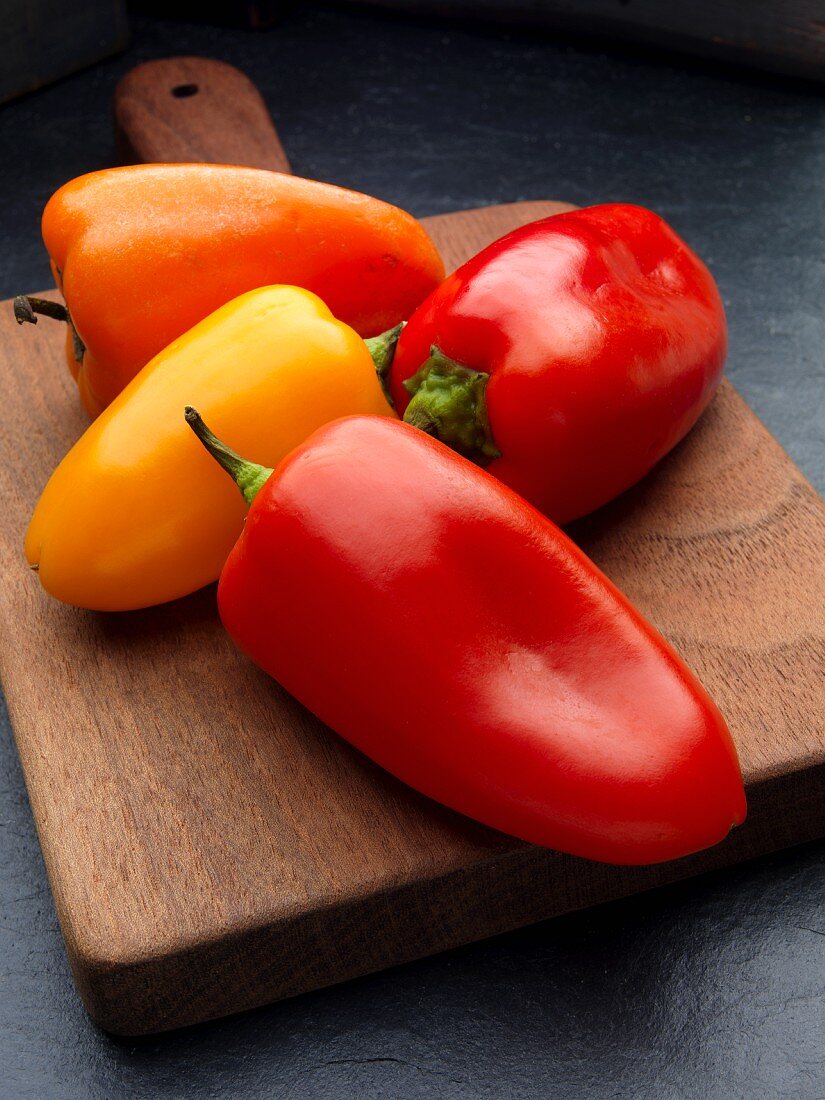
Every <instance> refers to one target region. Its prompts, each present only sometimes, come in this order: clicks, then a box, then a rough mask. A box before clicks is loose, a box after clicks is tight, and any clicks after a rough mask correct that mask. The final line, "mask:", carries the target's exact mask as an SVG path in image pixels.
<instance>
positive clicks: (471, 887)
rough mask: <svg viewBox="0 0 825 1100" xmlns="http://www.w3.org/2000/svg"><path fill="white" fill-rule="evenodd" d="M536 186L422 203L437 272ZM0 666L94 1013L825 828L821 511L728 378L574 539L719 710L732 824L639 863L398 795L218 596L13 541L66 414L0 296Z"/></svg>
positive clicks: (314, 978)
mask: <svg viewBox="0 0 825 1100" xmlns="http://www.w3.org/2000/svg"><path fill="white" fill-rule="evenodd" d="M546 209H549V207H545V205H544V204H536V203H531V204H524V205H522V204H518V205H515V206H509V207H499V208H490V209H488V210H482V211H470V212H466V213H462V214H453V215H446V216H441V217H439V218H434V219H431V220H430V222H429V227H430V229H431V231H432V233H433V235H434V237H435V238H436V241H437V243H438V244H439V246H440V247H441V249H442V250H443V252H444V254H445V256H446V257H447V258H448V260H449V262H450V263H451V264H454V263H457V262H458V261H459V260H460V259H461V258H462V256H464V255H467V254H470V253H472V251H473V250H475V249H476V248H477V247H479V246H481V245H482V244H483V243H484V242H485V241H487V240H489V239H491V238H493V237H495V236H497V235H499V234H500V233H501V232H503V231H505V230H506V229H507V228H509V227H510V226H513V225H515V224H518V223H521V222H524V221H526V220H530V219H531V218H534V217H536V216H537V215H540V214H542V213H544V212H545V210H546ZM0 328H1V329H2V340H0V372H2V378H3V386H4V392H5V395H6V401H5V424H4V429H5V430H4V432H3V434H2V438H0V469H1V470H2V474H0V477H2V484H3V500H4V502H5V516H4V522H3V525H2V533H1V534H0V554H1V555H2V558H1V559H0V560H2V576H1V577H0V623H1V624H2V634H1V635H0V675H2V680H3V684H4V687H5V690H6V695H7V700H8V707H9V712H10V715H11V719H12V723H13V726H14V729H15V734H16V737H17V741H18V746H19V750H20V756H21V760H22V762H23V768H24V771H25V775H26V781H27V784H28V789H29V794H30V798H31V803H32V809H33V812H34V816H35V820H36V822H37V828H38V831H39V834H40V839H41V843H42V846H43V852H44V856H45V859H46V865H47V868H48V872H49V877H50V880H51V884H52V889H53V892H54V897H55V901H56V904H57V909H58V913H59V916H60V921H61V925H62V928H63V932H64V935H65V938H66V943H67V947H68V951H69V957H70V960H71V964H72V968H73V971H74V974H75V978H76V980H77V983H78V987H79V989H80V991H81V994H82V996H83V998H84V1001H85V1003H86V1005H87V1007H88V1009H89V1011H90V1012H91V1014H92V1015H93V1016H94V1017H95V1019H97V1020H98V1021H99V1022H100V1023H102V1024H103V1025H104V1026H105V1027H107V1028H110V1029H112V1030H114V1031H119V1032H125V1033H137V1032H144V1031H153V1030H161V1029H164V1028H171V1027H175V1026H178V1025H181V1024H186V1023H191V1022H194V1021H196V1020H200V1019H204V1018H206V1017H213V1016H218V1015H221V1014H224V1013H227V1012H232V1011H234V1010H237V1009H241V1008H246V1007H249V1006H252V1005H256V1004H261V1003H264V1002H266V1001H269V1000H273V999H276V998H278V997H284V996H289V995H291V994H295V993H300V992H301V991H303V990H307V989H312V988H315V987H317V986H321V985H325V984H328V983H331V982H335V981H340V980H342V979H345V978H349V977H353V976H355V975H358V974H363V973H365V972H368V971H371V970H375V969H378V968H381V967H385V966H389V965H392V964H394V963H398V962H402V961H404V960H408V959H412V958H416V957H419V956H422V955H424V954H427V953H430V952H433V951H438V950H441V949H443V948H446V947H451V946H454V945H456V944H461V943H466V942H468V941H470V940H473V939H476V938H481V937H483V936H487V935H490V934H492V933H495V932H499V931H503V930H505V929H508V928H513V927H515V926H517V925H521V924H524V923H527V922H529V921H533V920H538V919H541V918H542V917H546V916H550V915H552V914H555V913H561V912H564V911H567V910H570V909H575V908H579V907H582V906H586V905H592V904H594V903H596V902H600V901H604V900H606V899H608V898H614V897H618V896H620V895H623V894H628V893H630V892H633V891H637V890H642V889H646V888H648V887H651V886H656V885H658V884H660V883H664V882H668V881H671V880H673V879H677V878H680V877H683V876H686V875H690V874H695V873H697V872H699V871H703V870H706V869H709V868H711V867H718V866H722V865H724V864H726V863H731V862H734V861H736V860H740V859H743V858H747V857H749V856H753V855H756V854H758V853H760V852H765V851H769V850H771V849H774V848H778V847H782V846H785V845H788V844H793V843H797V842H799V841H802V840H805V839H809V838H812V837H815V836H818V835H821V834H822V833H823V832H825V819H824V817H825V815H824V813H823V792H824V791H825V751H824V749H823V732H822V728H821V721H822V717H823V714H824V713H825V701H824V700H823V678H822V669H823V664H822V662H823V658H824V657H825V651H824V650H823V640H822V614H821V613H822V606H823V596H825V582H824V581H823V545H825V538H824V537H823V536H825V508H823V503H822V501H821V499H820V498H819V497H818V496H817V495H816V493H815V492H814V490H813V489H812V488H811V486H810V485H809V484H808V483H807V482H806V481H805V479H804V478H803V477H802V476H801V474H800V473H799V471H798V470H797V469H796V468H795V467H794V466H793V464H792V463H791V461H790V459H789V458H788V457H787V455H786V454H785V453H784V452H783V451H782V450H781V448H780V447H779V446H778V444H777V443H776V442H775V441H774V440H773V439H772V438H771V436H770V435H769V434H768V432H767V431H766V430H765V428H764V427H763V426H762V425H761V424H760V423H759V421H758V420H757V419H756V417H755V416H754V415H753V413H752V412H751V411H750V410H749V409H748V408H747V406H746V405H745V404H744V403H743V401H742V400H741V398H739V396H738V395H737V394H736V393H735V392H734V391H733V389H732V388H731V387H730V386H729V385H727V384H725V385H723V387H722V390H721V392H720V393H719V395H718V396H717V398H716V400H715V401H714V402H713V404H712V405H711V407H710V409H709V410H708V411H707V413H706V414H705V416H704V417H703V418H702V420H701V421H700V423H699V425H698V426H697V427H696V428H695V429H694V431H693V432H692V433H691V434H690V435H689V436H688V438H687V439H686V440H685V441H684V442H683V443H682V444H681V445H680V446H679V447H678V448H677V449H676V451H675V452H673V453H672V454H671V455H670V456H669V457H668V458H667V459H665V461H664V462H662V463H661V464H660V466H659V467H658V468H657V469H656V470H655V471H654V472H653V473H652V474H651V475H649V476H648V477H647V478H646V479H645V480H644V481H643V482H642V483H641V484H640V485H639V486H637V487H636V488H635V489H634V490H631V491H630V492H629V493H626V494H625V495H624V496H623V497H621V498H620V499H619V500H618V501H616V502H614V503H613V504H612V505H609V506H608V507H607V508H604V509H602V510H601V512H599V513H598V514H597V515H595V516H593V517H591V518H590V519H588V520H585V521H582V522H579V523H578V524H577V525H575V526H574V528H573V529H572V533H573V535H574V537H575V538H576V539H577V540H578V541H579V542H580V543H581V544H582V545H583V546H584V548H585V549H586V550H587V551H588V553H590V554H591V555H592V556H593V558H594V559H595V560H596V561H597V562H598V564H599V565H600V566H601V567H602V568H603V569H604V570H605V572H606V573H607V574H608V575H609V576H610V577H611V579H612V580H614V581H615V582H616V583H617V584H618V585H619V586H620V587H621V588H622V589H623V590H624V591H625V592H626V593H627V595H628V596H630V598H631V599H632V600H634V602H635V603H636V604H637V605H638V606H639V607H640V608H641V610H642V611H643V612H644V613H645V614H646V615H647V616H648V617H649V618H650V619H651V620H652V621H653V622H654V623H655V624H656V625H657V626H658V627H659V628H660V629H661V630H662V631H663V633H664V634H665V635H666V636H667V637H668V638H669V639H670V640H671V641H672V642H673V643H674V644H675V645H676V647H677V648H678V649H679V650H680V651H681V653H682V654H683V655H684V657H685V658H686V659H687V661H688V662H689V663H690V664H691V665H692V667H693V668H694V669H695V670H696V671H697V672H698V673H699V675H700V677H701V678H702V680H703V681H704V683H705V684H706V686H707V687H708V688H709V689H710V691H711V693H712V694H713V695H714V697H715V698H716V700H717V701H718V703H719V705H720V706H721V708H722V710H723V712H724V713H725V715H726V716H727V718H728V721H729V722H730V725H731V728H732V730H733V733H734V737H735V739H736V743H737V745H738V748H739V752H740V755H741V760H742V766H743V770H744V774H745V778H746V784H747V788H748V796H749V804H750V814H749V818H748V821H747V823H746V824H745V825H744V826H742V827H741V828H740V829H738V830H737V831H736V832H735V833H733V834H732V835H731V837H730V838H729V839H728V840H726V841H725V842H724V843H723V844H721V845H719V846H718V847H717V848H715V849H712V850H711V851H710V852H708V853H705V854H703V855H699V856H694V857H691V858H688V859H684V860H679V861H677V862H675V863H671V864H665V865H662V866H659V867H654V868H649V869H628V868H616V867H608V866H605V865H601V864H594V863H588V862H586V861H584V860H577V859H573V858H571V857H567V856H562V855H558V854H557V853H554V852H549V851H545V850H540V849H536V848H532V847H529V846H527V845H524V844H521V843H517V842H514V841H512V840H510V839H509V838H507V837H504V836H502V835H500V834H498V833H494V832H492V831H491V830H488V829H485V828H483V827H481V826H478V825H475V824H474V823H472V822H470V821H468V820H466V819H464V818H462V817H459V816H458V815H457V814H454V813H451V812H450V811H447V810H445V809H442V808H441V807H439V806H437V805H435V804H434V803H432V802H429V801H428V800H427V799H425V798H423V797H421V796H419V795H416V794H414V793H413V792H412V791H410V790H408V789H406V788H405V787H403V786H402V785H401V784H400V783H398V782H396V781H395V780H394V779H392V778H390V777H389V776H387V775H386V774H384V773H383V772H381V771H380V770H379V769H378V768H377V767H375V766H374V765H373V764H371V763H370V762H369V761H368V760H366V759H365V758H364V757H362V756H360V755H359V754H358V753H357V752H356V751H355V750H353V749H352V748H350V747H349V746H348V745H346V744H345V743H343V742H342V741H340V740H339V739H338V738H337V737H335V736H334V735H333V734H332V733H330V732H329V731H328V730H327V729H326V728H324V727H323V726H322V725H321V724H320V723H319V722H317V721H316V720H315V719H314V718H313V717H312V716H311V715H309V714H308V713H307V712H306V711H305V710H303V709H302V708H301V707H300V706H299V705H298V704H297V703H296V702H294V700H292V699H291V698H290V697H289V696H287V695H286V693H285V692H283V691H282V690H281V689H280V688H279V687H278V685H277V684H275V683H274V682H273V681H271V680H269V679H268V678H267V677H266V676H264V675H263V674H262V673H260V672H259V671H258V670H257V669H256V668H254V667H253V666H252V665H251V664H250V663H249V662H248V661H246V660H245V659H244V658H243V657H241V656H240V655H239V654H238V653H236V652H235V651H234V649H233V647H232V645H231V643H230V642H229V640H228V638H227V637H226V635H225V634H224V633H223V632H222V630H221V628H220V625H219V623H218V620H217V617H216V612H215V594H214V588H209V589H206V590H204V591H202V592H200V593H198V594H196V595H195V596H192V597H190V598H188V599H185V600H180V601H178V602H176V603H174V604H170V605H167V606H166V607H161V608H156V609H152V610H148V611H142V612H137V613H131V614H120V615H103V614H95V613H92V612H81V611H76V610H73V609H71V608H68V607H64V606H62V605H60V604H58V603H56V602H55V601H53V600H50V599H49V598H48V597H46V596H45V595H44V594H43V593H42V591H41V590H40V587H39V585H38V584H37V581H36V579H35V578H34V577H33V576H31V575H30V573H29V571H28V569H27V568H26V565H25V562H24V560H23V555H22V549H21V544H22V537H23V532H24V529H25V525H26V522H27V520H28V516H29V514H30V512H31V509H32V506H33V504H34V502H35V500H36V497H37V495H38V493H39V491H40V489H41V488H42V486H43V484H44V482H45V481H46V479H47V477H48V474H49V472H50V471H51V469H52V468H53V466H54V464H55V463H56V462H57V461H58V459H59V458H60V456H61V455H62V454H63V453H64V451H65V450H66V449H67V448H68V447H69V446H70V444H71V443H72V442H73V440H74V439H75V438H76V437H77V436H78V435H79V434H80V432H81V431H82V430H83V428H84V425H85V420H84V415H83V413H82V412H81V410H80V408H79V404H78V400H77V396H76V393H75V387H74V383H73V382H72V381H71V379H70V378H69V375H68V372H67V370H66V367H65V363H64V360H63V349H62V334H61V333H60V331H59V329H58V326H57V325H55V324H52V325H51V326H49V325H48V324H47V322H46V321H43V322H41V324H40V325H39V326H38V329H37V330H36V331H32V330H31V329H30V328H28V327H27V328H26V329H19V328H18V327H17V326H16V325H15V324H14V321H13V319H12V315H11V307H10V304H9V303H3V308H2V313H1V314H0Z"/></svg>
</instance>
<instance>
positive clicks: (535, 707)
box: [187, 409, 745, 864]
mask: <svg viewBox="0 0 825 1100" xmlns="http://www.w3.org/2000/svg"><path fill="white" fill-rule="evenodd" d="M187 419H188V420H189V422H190V423H191V424H192V426H193V427H194V428H195V429H196V431H197V434H198V435H199V437H200V439H201V440H202V442H204V443H205V444H206V445H207V447H208V449H210V451H211V452H212V453H213V455H214V456H215V457H217V458H218V459H219V460H220V461H221V462H222V464H223V465H225V466H226V467H227V468H228V469H229V470H230V472H231V473H232V474H233V476H234V477H235V478H236V479H237V480H238V482H239V484H240V485H241V486H242V488H243V489H244V495H245V497H246V499H247V500H252V501H253V503H252V507H251V509H250V512H249V516H248V518H247V522H246V525H245V527H244V530H243V533H242V535H241V537H240V539H239V540H238V542H237V544H236V545H235V547H234V549H233V550H232V553H231V554H230V556H229V559H228V560H227V562H226V565H225V566H224V569H223V572H222V574H221V579H220V582H219V585H218V604H219V609H220V614H221V618H222V620H223V622H224V625H225V626H226V628H227V630H228V631H229V633H230V634H231V635H232V637H233V638H234V639H235V641H236V642H237V644H238V645H239V646H240V648H241V649H243V650H244V651H245V652H246V653H247V654H248V655H249V656H250V657H251V658H252V660H253V661H255V662H256V663H257V664H259V665H260V666H261V667H262V668H264V669H265V670H266V671H267V672H269V673H270V674H271V675H272V676H274V677H275V679H276V680H278V681H279V682H280V683H281V684H282V685H283V686H284V687H285V688H286V689H287V690H288V691H290V692H291V693H292V694H293V695H295V696H296V697H297V698H298V699H299V700H300V701H301V702H302V703H304V704H305V705H306V706H307V707H308V708H309V709H310V710H311V711H313V712H314V713H315V714H316V715H318V717H319V718H321V719H322V720H323V721H324V722H326V723H327V724H328V725H330V726H331V727H332V729H334V730H336V731H337V732H338V733H339V734H340V735H341V736H342V737H344V738H346V740H348V741H350V742H351V743H352V744H353V745H355V746H356V747H357V748H359V749H360V750H361V751H362V752H364V753H366V754H367V755H368V756H370V757H372V759H373V760H375V761H376V762H377V763H378V764H380V765H381V766H382V767H384V768H386V769H387V770H388V771H389V772H392V774H394V775H396V776H397V777H398V778H399V779H402V780H403V781H404V782H405V783H408V784H409V785H410V786H412V787H414V788H416V789H417V790H419V791H422V792H423V793H424V794H426V795H429V796H430V797H431V798H434V799H437V800H438V801H439V802H442V803H444V804H445V805H447V806H450V807H452V808H453V809H455V810H459V811H460V812H461V813H464V814H468V815H469V816H470V817H473V818H476V819H477V820H478V821H482V822H484V823H486V824H487V825H492V826H494V827H495V828H497V829H501V830H503V831H504V832H507V833H511V834H512V835H513V836H516V837H521V838H522V839H524V840H528V841H532V842H534V843H536V844H542V845H545V846H548V847H551V848H557V849H559V850H561V851H564V852H570V853H572V854H574V855H579V856H585V857H587V858H589V859H595V860H603V861H608V862H612V863H627V864H641V863H655V862H658V861H661V860H667V859H674V858H676V857H678V856H684V855H687V854H688V853H689V852H694V851H697V850H699V849H701V848H705V847H707V846H709V845H711V844H714V843H716V842H717V841H719V840H722V839H723V837H725V836H726V835H727V833H728V831H729V830H730V828H731V826H732V825H735V824H736V823H738V822H740V821H742V820H743V818H744V815H745V797H744V791H743V788H742V780H741V776H740V772H739V766H738V762H737V758H736V750H735V748H734V745H733V742H732V740H731V737H730V734H729V732H728V729H727V727H726V725H725V722H724V720H723V718H722V716H721V714H720V713H719V711H718V710H717V708H716V706H715V705H714V704H713V702H712V701H711V699H710V698H709V697H708V695H707V693H706V692H705V691H704V689H703V688H702V686H701V685H700V684H699V682H698V681H697V680H696V678H695V677H694V676H693V674H692V673H691V672H690V670H689V669H688V668H687V667H686V666H685V665H684V664H683V662H682V661H681V660H680V659H679V657H678V656H677V655H676V653H675V652H674V651H673V650H672V649H671V648H670V646H669V645H668V644H667V643H666V642H665V641H664V639H663V638H661V637H660V635H658V634H657V633H656V631H655V630H654V629H653V627H651V626H650V624H649V623H647V622H645V620H644V619H643V618H642V616H641V615H640V614H639V613H638V612H637V611H635V610H634V609H633V607H631V606H630V604H629V603H628V602H627V600H626V599H625V598H624V597H623V596H622V595H621V594H620V593H619V592H618V591H617V590H616V588H614V586H613V585H612V584H611V583H610V581H609V580H607V578H606V577H605V576H604V575H603V574H602V573H600V572H599V570H598V569H597V568H596V567H595V566H594V565H593V564H592V562H590V561H589V560H588V559H587V558H586V557H585V556H584V554H582V552H581V551H580V550H578V549H577V548H576V546H575V545H574V544H573V543H572V542H571V541H570V540H569V539H568V538H567V537H566V536H565V535H564V533H563V532H562V531H561V530H559V528H558V527H556V526H555V525H554V524H553V523H551V522H550V521H549V520H547V519H546V518H545V517H543V516H542V515H540V514H539V513H538V512H537V511H536V510H535V509H534V508H532V507H531V506H530V505H529V504H527V503H526V502H525V501H524V500H523V499H522V498H521V497H519V496H517V494H516V493H514V492H512V491H511V490H510V489H508V488H507V487H506V486H504V485H502V484H501V483H500V482H498V481H496V480H494V479H493V478H492V477H490V476H489V475H488V474H486V473H485V472H484V471H483V470H480V469H479V468H478V467H477V466H475V465H473V464H472V463H470V462H468V461H467V460H466V459H464V458H462V457H460V456H459V455H457V454H455V453H453V452H452V451H450V450H449V449H448V448H446V447H444V446H442V445H441V444H439V443H437V442H436V441H434V440H432V439H430V438H428V437H427V436H426V435H424V434H423V433H421V432H419V431H415V430H414V429H413V428H410V427H408V426H407V425H405V424H401V423H399V422H398V421H396V420H386V419H384V420H382V419H378V418H377V417H362V416H355V417H347V418H345V419H343V420H338V421H336V422H335V423H332V424H328V425H326V426H325V427H323V428H321V429H319V431H317V432H316V433H315V434H314V435H312V436H311V437H310V438H309V439H307V440H306V441H305V442H304V443H303V444H301V446H299V447H298V448H297V449H296V450H294V451H293V452H292V453H291V454H290V455H289V456H288V457H287V458H285V459H284V460H283V462H281V464H280V465H279V466H278V467H277V469H275V471H274V473H273V472H272V471H271V470H267V469H263V468H262V467H260V466H256V465H253V464H251V463H244V462H243V460H242V459H240V458H239V457H238V455H237V454H233V453H232V452H229V454H228V455H227V450H226V448H225V447H224V446H222V445H221V444H217V443H216V440H215V438H214V436H212V434H211V433H210V432H209V431H208V430H207V429H206V427H205V425H204V424H203V422H202V421H201V420H200V418H199V416H198V415H197V413H196V412H195V411H194V410H192V409H190V410H188V411H187ZM192 442H193V445H195V441H194V440H193V441H192Z"/></svg>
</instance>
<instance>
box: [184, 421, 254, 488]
mask: <svg viewBox="0 0 825 1100" xmlns="http://www.w3.org/2000/svg"><path fill="white" fill-rule="evenodd" d="M183 415H184V419H185V420H186V423H187V424H188V425H189V427H190V428H191V429H192V431H193V432H194V433H195V435H196V436H197V437H198V439H199V440H200V441H201V443H202V444H203V446H204V447H205V448H206V450H207V451H208V452H209V454H210V455H211V456H212V458H214V459H215V461H216V462H217V463H218V465H219V466H220V467H222V469H224V470H226V472H227V473H228V474H229V476H230V477H231V478H232V480H233V481H234V482H235V484H236V485H237V486H238V488H239V489H240V491H241V495H242V496H243V498H244V500H245V501H246V503H247V504H248V505H251V504H252V501H253V500H254V499H255V497H256V496H257V495H258V493H259V491H260V490H261V489H262V488H263V486H264V484H265V483H266V481H267V480H268V479H269V476H270V474H271V473H272V469H271V468H270V467H269V466H261V465H260V464H259V463H257V462H249V461H248V460H247V459H245V458H241V456H240V455H239V454H238V453H237V452H236V451H233V450H232V448H231V447H227V445H226V444H225V443H222V442H221V441H220V439H218V437H217V436H216V435H215V433H214V432H212V431H210V429H209V428H207V426H206V424H205V423H204V421H203V417H202V416H201V414H200V413H199V412H198V410H197V409H193V408H192V406H191V405H187V406H186V408H185V409H184V411H183Z"/></svg>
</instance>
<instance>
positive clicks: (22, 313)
mask: <svg viewBox="0 0 825 1100" xmlns="http://www.w3.org/2000/svg"><path fill="white" fill-rule="evenodd" d="M38 313H39V314H40V315H41V316H42V317H51V318H52V320H54V321H65V323H66V324H67V325H68V326H69V328H70V330H71V333H72V344H73V346H74V357H75V359H76V360H77V361H78V363H82V362H83V356H84V355H85V353H86V345H85V344H84V343H83V341H82V340H81V339H80V337H79V336H78V334H77V329H76V328H75V327H74V325H73V324H72V317H71V314H70V313H69V310H68V307H67V306H64V305H62V304H61V303H60V302H52V301H51V300H50V299H49V298H34V297H33V296H32V295H30V294H18V295H17V297H16V298H15V299H14V319H15V321H16V322H17V323H18V325H25V324H29V325H36V324H37V315H38Z"/></svg>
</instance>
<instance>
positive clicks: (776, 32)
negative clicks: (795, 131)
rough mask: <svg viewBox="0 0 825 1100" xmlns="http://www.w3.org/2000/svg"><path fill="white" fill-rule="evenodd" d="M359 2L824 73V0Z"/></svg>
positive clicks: (795, 72)
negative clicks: (544, 27)
mask: <svg viewBox="0 0 825 1100" xmlns="http://www.w3.org/2000/svg"><path fill="white" fill-rule="evenodd" d="M350 3H354V0H350ZM364 3H368V4H369V5H370V6H371V7H382V8H387V9H391V10H395V11H401V12H411V13H422V14H423V13H426V14H430V15H433V14H435V15H444V16H451V17H454V18H460V19H462V20H467V21H469V20H470V19H473V18H475V19H487V20H502V21H506V22H508V23H520V24H525V23H527V24H532V25H542V26H546V27H550V28H557V29H560V30H567V31H573V32H574V33H577V34H592V35H599V36H602V37H611V38H621V39H624V40H625V41H628V40H630V41H637V42H642V43H645V44H647V45H653V46H663V47H664V48H665V49H672V50H680V51H683V52H686V53H696V54H701V55H702V56H704V57H710V58H716V59H719V60H722V61H732V62H735V63H737V64H741V65H755V66H757V67H758V68H761V69H769V70H771V71H773V72H778V73H786V74H788V75H790V76H801V77H806V78H808V79H812V80H822V79H823V78H825V3H823V0H782V2H781V3H780V2H778V0H682V2H681V3H678V4H667V3H662V0H633V2H632V3H631V0H509V2H506V0H358V4H357V6H363V4H364Z"/></svg>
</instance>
